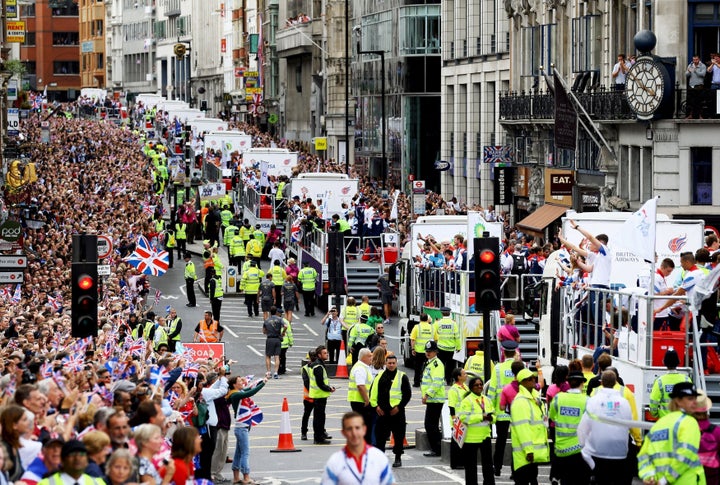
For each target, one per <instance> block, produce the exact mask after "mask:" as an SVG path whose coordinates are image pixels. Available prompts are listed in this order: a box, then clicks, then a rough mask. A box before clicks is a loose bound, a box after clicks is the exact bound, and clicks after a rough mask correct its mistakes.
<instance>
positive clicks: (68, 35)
mask: <svg viewBox="0 0 720 485" xmlns="http://www.w3.org/2000/svg"><path fill="white" fill-rule="evenodd" d="M36 42H37V36H36V33H35V32H25V42H24V43H23V45H24V46H34V45H37V43H36ZM52 43H53V45H54V46H77V45H79V44H80V35H79V34H78V33H77V32H53V34H52Z"/></svg>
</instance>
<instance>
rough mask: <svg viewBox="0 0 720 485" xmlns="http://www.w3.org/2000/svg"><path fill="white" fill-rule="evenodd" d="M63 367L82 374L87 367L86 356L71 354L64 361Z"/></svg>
mask: <svg viewBox="0 0 720 485" xmlns="http://www.w3.org/2000/svg"><path fill="white" fill-rule="evenodd" d="M62 362H63V367H65V368H66V369H68V370H71V371H74V372H80V371H82V370H83V368H84V367H85V356H83V355H82V354H77V353H76V354H70V355H68V356H67V357H65V358H64V359H63V360H62Z"/></svg>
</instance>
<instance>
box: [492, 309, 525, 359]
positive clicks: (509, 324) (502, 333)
mask: <svg viewBox="0 0 720 485" xmlns="http://www.w3.org/2000/svg"><path fill="white" fill-rule="evenodd" d="M497 338H498V341H499V342H500V343H502V342H503V341H505V340H514V341H515V342H518V343H520V331H519V330H518V329H517V327H516V326H515V315H513V314H512V313H508V314H507V315H505V323H504V324H503V325H502V326H501V327H500V330H498V333H497ZM515 354H516V355H517V356H519V355H520V349H518V350H516V351H515ZM504 360H505V356H504V355H502V353H501V354H500V362H503V361H504Z"/></svg>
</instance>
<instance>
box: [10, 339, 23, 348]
mask: <svg viewBox="0 0 720 485" xmlns="http://www.w3.org/2000/svg"><path fill="white" fill-rule="evenodd" d="M8 348H9V349H10V350H17V349H19V348H20V344H18V342H17V340H15V339H10V341H9V342H8Z"/></svg>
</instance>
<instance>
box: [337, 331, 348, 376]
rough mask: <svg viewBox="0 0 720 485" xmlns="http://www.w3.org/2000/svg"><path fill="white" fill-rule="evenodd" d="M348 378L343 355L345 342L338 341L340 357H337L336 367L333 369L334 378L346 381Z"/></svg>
mask: <svg viewBox="0 0 720 485" xmlns="http://www.w3.org/2000/svg"><path fill="white" fill-rule="evenodd" d="M348 377H350V376H349V375H348V369H347V355H346V354H345V341H344V340H340V356H339V357H338V362H337V367H336V368H335V378H336V379H347V378H348Z"/></svg>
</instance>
